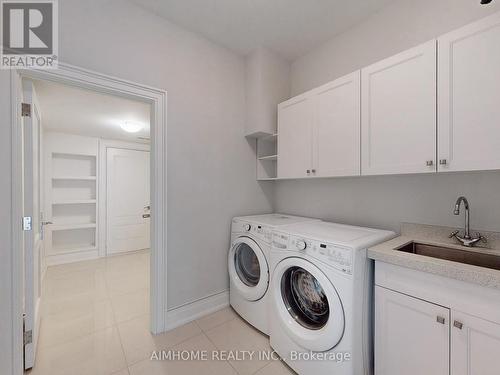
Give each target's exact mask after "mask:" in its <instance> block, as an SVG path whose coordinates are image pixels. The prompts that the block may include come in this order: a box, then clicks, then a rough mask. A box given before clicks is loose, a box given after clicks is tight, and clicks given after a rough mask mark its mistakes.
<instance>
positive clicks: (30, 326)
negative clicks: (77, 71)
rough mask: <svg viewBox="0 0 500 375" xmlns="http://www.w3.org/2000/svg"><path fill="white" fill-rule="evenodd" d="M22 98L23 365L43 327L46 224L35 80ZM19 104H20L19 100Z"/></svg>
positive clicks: (28, 365) (33, 351) (29, 365)
mask: <svg viewBox="0 0 500 375" xmlns="http://www.w3.org/2000/svg"><path fill="white" fill-rule="evenodd" d="M23 101H24V103H26V104H29V105H30V106H31V112H30V115H29V116H25V117H23V119H24V122H23V144H24V157H23V170H24V175H23V193H24V198H23V216H24V217H30V218H31V229H30V230H25V231H24V254H23V255H24V315H25V316H24V332H25V335H27V337H29V339H28V340H27V342H26V344H25V345H24V368H25V369H29V368H32V367H33V365H34V363H35V355H36V346H37V341H38V332H39V326H40V298H41V274H42V263H41V262H42V257H43V241H42V240H43V226H42V222H41V218H42V214H41V201H42V199H41V191H42V189H41V183H40V174H41V156H40V147H41V139H40V133H41V115H40V108H39V106H38V102H37V100H36V96H35V92H34V88H33V83H32V82H31V81H23ZM19 105H21V104H20V103H19Z"/></svg>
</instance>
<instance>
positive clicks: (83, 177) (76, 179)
mask: <svg viewBox="0 0 500 375" xmlns="http://www.w3.org/2000/svg"><path fill="white" fill-rule="evenodd" d="M52 179H53V180H66V181H67V180H70V181H78V180H80V181H87V180H90V181H92V180H94V181H95V180H96V179H97V177H96V176H55V177H52Z"/></svg>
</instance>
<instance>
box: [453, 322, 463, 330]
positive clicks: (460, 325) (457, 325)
mask: <svg viewBox="0 0 500 375" xmlns="http://www.w3.org/2000/svg"><path fill="white" fill-rule="evenodd" d="M463 326H464V324H463V323H462V322H459V321H458V320H455V321H454V322H453V327H455V328H458V329H462V327H463Z"/></svg>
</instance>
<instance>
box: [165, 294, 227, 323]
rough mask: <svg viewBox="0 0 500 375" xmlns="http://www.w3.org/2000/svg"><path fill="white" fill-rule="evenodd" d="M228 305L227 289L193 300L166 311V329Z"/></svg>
mask: <svg viewBox="0 0 500 375" xmlns="http://www.w3.org/2000/svg"><path fill="white" fill-rule="evenodd" d="M227 306H229V291H228V290H225V291H223V292H220V293H217V294H214V295H211V296H208V297H205V298H202V299H199V300H197V301H193V302H191V303H188V304H186V305H182V306H179V307H176V308H174V309H172V310H169V311H167V319H166V322H167V331H169V330H171V329H174V328H176V327H179V326H181V325H183V324H186V323H189V322H192V321H193V320H196V319H199V318H201V317H203V316H205V315H208V314H211V313H214V312H216V311H218V310H221V309H223V308H224V307H227Z"/></svg>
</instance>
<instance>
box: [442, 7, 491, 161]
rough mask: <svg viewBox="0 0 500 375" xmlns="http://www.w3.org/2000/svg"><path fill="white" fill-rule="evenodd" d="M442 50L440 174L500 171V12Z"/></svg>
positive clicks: (454, 36) (448, 38) (450, 38)
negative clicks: (443, 172) (444, 172)
mask: <svg viewBox="0 0 500 375" xmlns="http://www.w3.org/2000/svg"><path fill="white" fill-rule="evenodd" d="M438 48H439V54H438V56H439V65H438V69H439V81H438V82H439V84H438V89H439V90H438V95H439V105H438V108H439V121H438V125H439V126H438V129H439V133H438V139H439V143H438V155H439V159H440V165H439V170H440V171H465V170H487V169H500V151H499V150H500V105H499V103H500V101H499V100H500V99H499V98H500V13H497V14H495V15H493V16H491V17H488V18H486V19H484V20H481V21H479V22H476V23H473V24H470V25H468V26H465V27H463V28H461V29H459V30H456V31H453V32H451V33H449V34H446V35H444V36H443V37H441V38H439V39H438Z"/></svg>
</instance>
